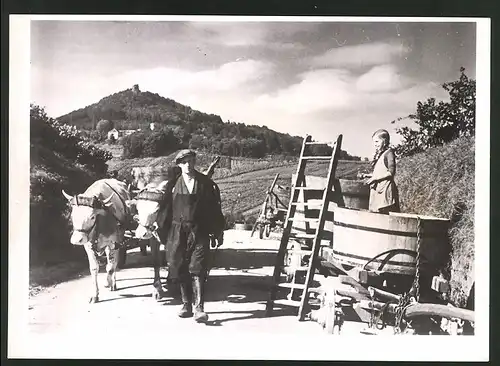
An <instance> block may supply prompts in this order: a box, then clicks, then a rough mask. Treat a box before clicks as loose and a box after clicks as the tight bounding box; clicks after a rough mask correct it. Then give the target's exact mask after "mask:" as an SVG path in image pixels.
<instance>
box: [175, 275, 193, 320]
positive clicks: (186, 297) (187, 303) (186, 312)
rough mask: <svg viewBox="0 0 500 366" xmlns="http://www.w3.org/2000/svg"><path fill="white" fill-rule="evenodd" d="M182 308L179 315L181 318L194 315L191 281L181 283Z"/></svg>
mask: <svg viewBox="0 0 500 366" xmlns="http://www.w3.org/2000/svg"><path fill="white" fill-rule="evenodd" d="M179 287H180V290H181V301H182V308H181V310H180V311H179V313H178V314H177V315H179V317H181V318H190V317H192V316H193V306H192V303H191V286H190V283H189V282H181V283H180V286H179Z"/></svg>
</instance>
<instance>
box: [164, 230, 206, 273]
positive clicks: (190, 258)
mask: <svg viewBox="0 0 500 366" xmlns="http://www.w3.org/2000/svg"><path fill="white" fill-rule="evenodd" d="M167 243H168V245H167V259H168V267H169V277H170V278H171V279H172V280H173V281H174V282H179V281H181V282H184V281H189V279H190V276H191V275H195V276H200V277H204V276H205V274H206V270H207V256H208V254H209V251H210V239H209V236H208V235H206V234H205V235H204V234H203V233H200V232H199V231H198V230H197V228H196V226H195V225H193V224H191V223H178V222H173V223H172V226H171V227H170V231H169V237H168V242H167Z"/></svg>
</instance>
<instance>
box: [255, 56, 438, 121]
mask: <svg viewBox="0 0 500 366" xmlns="http://www.w3.org/2000/svg"><path fill="white" fill-rule="evenodd" d="M299 78H300V81H299V82H298V83H295V84H292V85H289V86H288V87H286V88H283V89H280V90H278V91H276V92H274V93H267V94H263V95H261V96H259V97H257V98H256V99H255V104H256V105H257V106H259V107H264V108H268V109H272V110H277V111H281V112H284V113H288V114H289V115H292V114H301V115H307V114H318V113H345V112H350V113H359V112H360V111H363V113H366V111H368V110H378V111H383V110H387V109H389V110H391V109H393V110H396V109H397V110H398V111H405V110H408V108H410V109H409V110H411V108H414V105H415V104H416V102H417V101H418V100H423V99H426V98H427V97H429V96H433V95H435V96H436V97H438V98H440V97H442V96H443V94H442V93H441V92H440V91H439V85H437V84H435V83H419V82H417V81H416V80H412V79H410V78H408V77H405V76H403V75H401V74H400V73H399V71H398V70H397V68H396V67H394V66H392V65H381V66H375V67H373V68H371V69H370V70H369V71H367V72H366V73H364V74H361V75H359V76H358V75H356V74H355V73H353V72H352V71H351V70H347V69H322V70H315V71H309V72H306V73H303V74H300V75H299Z"/></svg>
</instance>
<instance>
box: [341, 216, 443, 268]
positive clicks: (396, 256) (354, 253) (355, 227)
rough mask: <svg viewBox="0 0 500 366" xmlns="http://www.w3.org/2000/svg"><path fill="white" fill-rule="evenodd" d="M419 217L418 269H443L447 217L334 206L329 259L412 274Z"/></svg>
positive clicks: (357, 265) (416, 247)
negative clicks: (383, 212) (377, 211)
mask: <svg viewBox="0 0 500 366" xmlns="http://www.w3.org/2000/svg"><path fill="white" fill-rule="evenodd" d="M418 218H420V223H421V229H420V253H421V261H420V263H421V266H422V267H421V269H422V270H426V269H429V270H432V269H433V268H442V266H443V265H444V264H445V262H446V261H447V258H448V255H449V247H448V228H449V224H450V222H449V220H447V219H442V218H437V217H430V216H420V215H418V216H417V215H413V214H403V213H391V214H389V215H385V214H379V213H372V212H369V211H365V210H355V209H348V208H342V207H336V208H335V210H334V221H333V225H334V229H333V247H332V249H333V250H332V252H333V253H332V259H333V260H335V261H338V262H340V263H342V264H347V265H350V266H355V267H364V266H365V265H366V263H367V262H368V261H370V260H371V259H373V258H374V257H376V256H377V255H379V254H383V253H385V252H388V254H387V255H386V254H384V255H381V256H380V257H379V258H377V259H375V260H373V261H372V262H371V263H369V264H368V265H366V266H365V268H366V269H370V270H380V271H384V272H390V273H396V274H406V275H413V274H414V273H415V266H416V252H417V249H418V240H417V229H418V223H419V221H418Z"/></svg>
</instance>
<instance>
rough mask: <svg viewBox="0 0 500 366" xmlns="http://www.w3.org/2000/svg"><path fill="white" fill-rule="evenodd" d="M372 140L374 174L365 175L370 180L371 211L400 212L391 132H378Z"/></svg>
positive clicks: (366, 182)
mask: <svg viewBox="0 0 500 366" xmlns="http://www.w3.org/2000/svg"><path fill="white" fill-rule="evenodd" d="M372 139H373V145H374V146H375V155H374V156H373V161H372V166H373V173H372V174H366V175H364V177H365V178H368V179H367V180H366V181H365V184H369V185H370V204H369V210H370V211H372V212H378V213H389V212H400V207H399V194H398V188H397V187H396V183H395V182H394V176H395V175H396V157H395V155H394V151H393V150H392V149H391V148H390V147H389V143H390V136H389V132H387V131H386V130H377V131H375V133H374V134H373V135H372Z"/></svg>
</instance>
